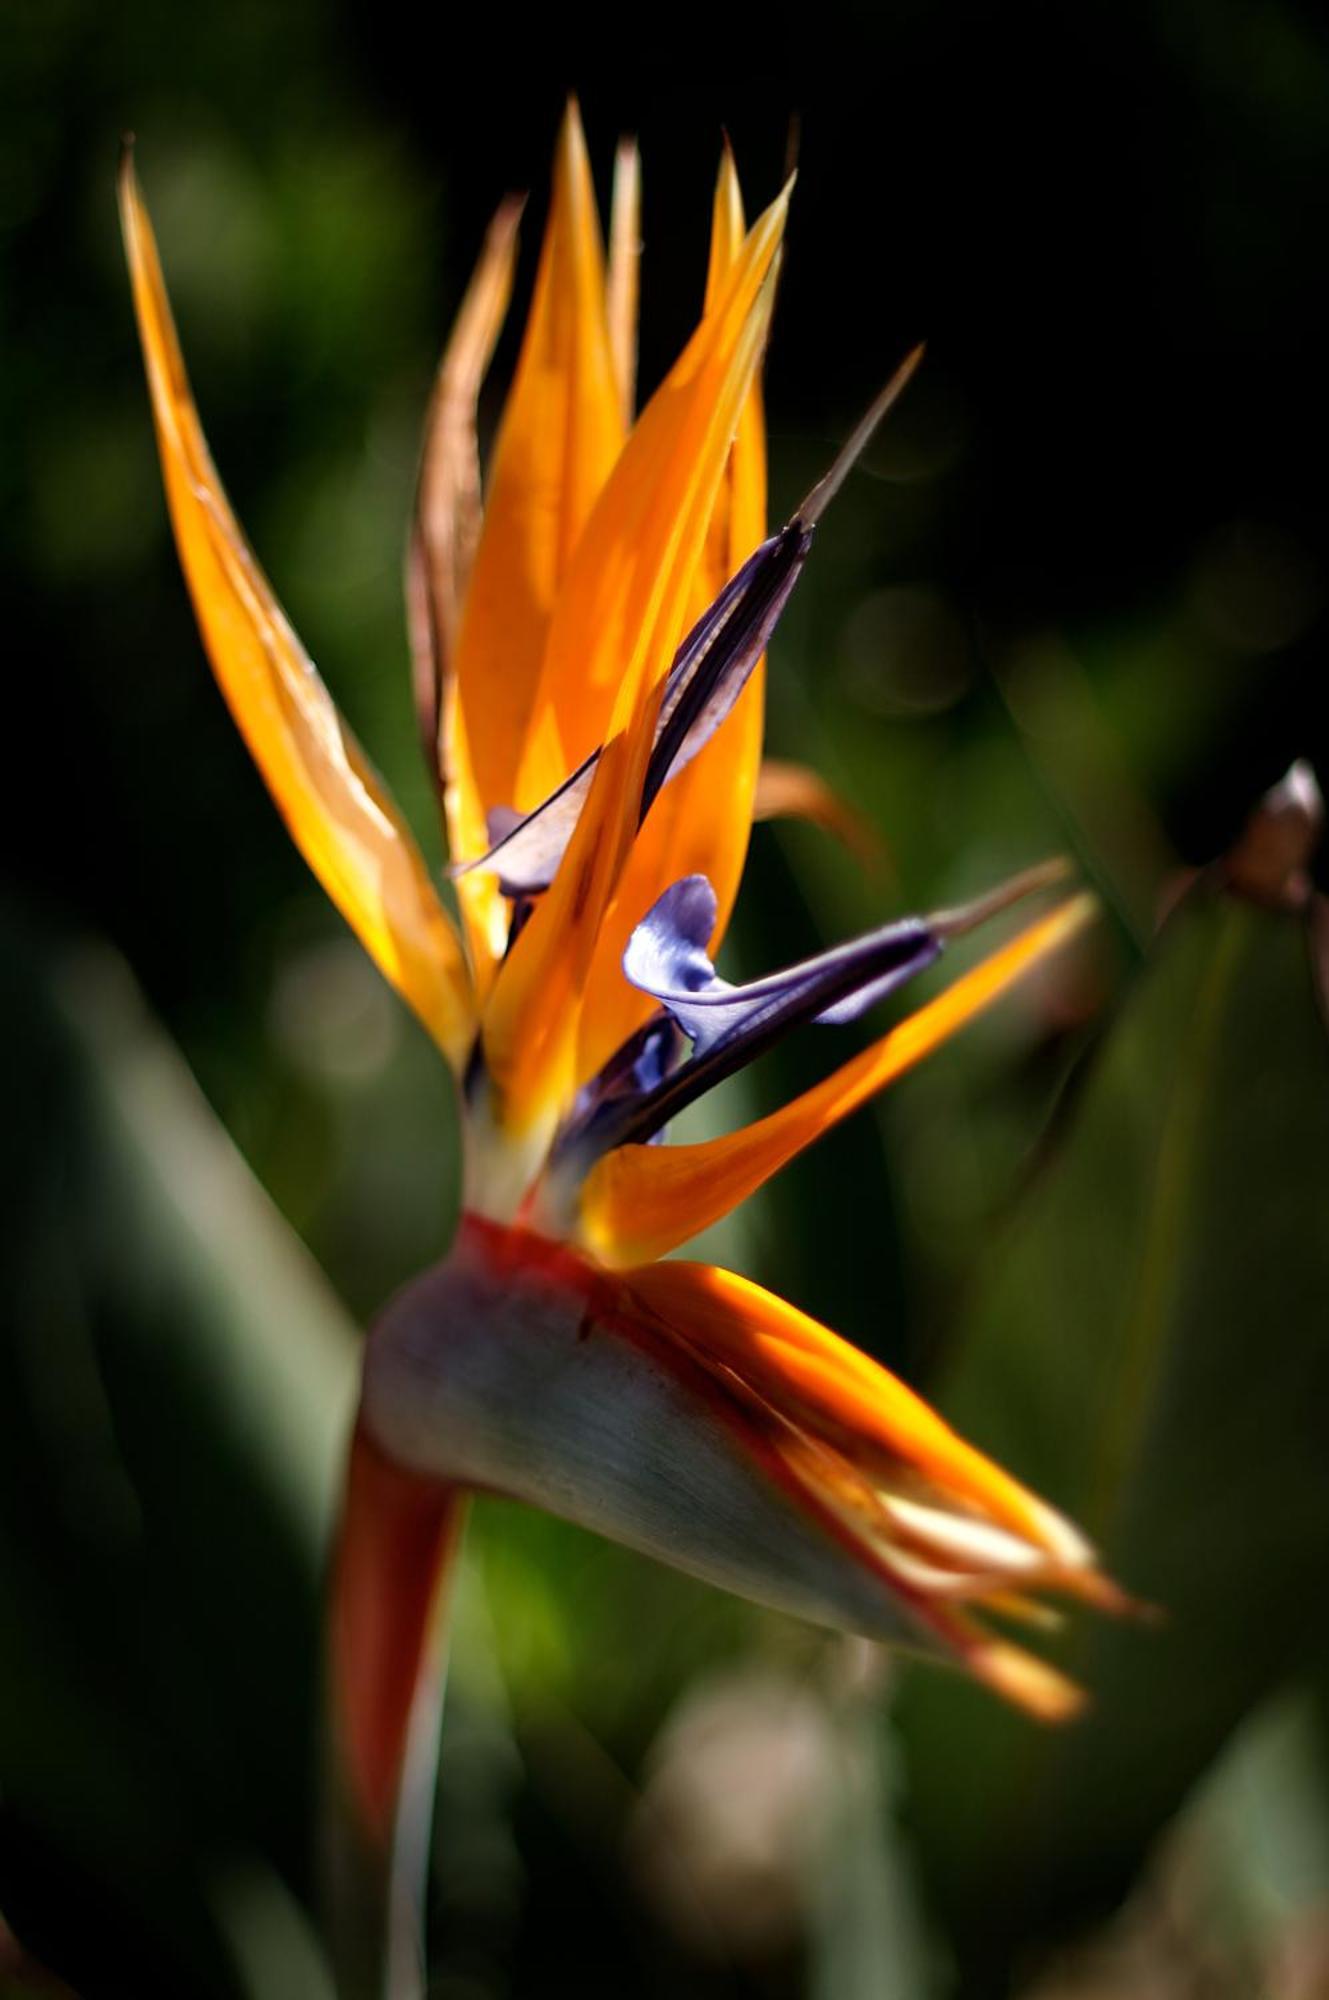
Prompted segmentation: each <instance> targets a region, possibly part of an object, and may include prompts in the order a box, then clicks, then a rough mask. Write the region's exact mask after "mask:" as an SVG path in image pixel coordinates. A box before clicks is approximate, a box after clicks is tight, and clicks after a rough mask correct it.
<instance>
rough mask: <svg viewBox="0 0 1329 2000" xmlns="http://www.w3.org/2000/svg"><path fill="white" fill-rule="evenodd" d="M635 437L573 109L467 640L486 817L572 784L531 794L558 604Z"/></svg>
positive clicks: (467, 720)
mask: <svg viewBox="0 0 1329 2000" xmlns="http://www.w3.org/2000/svg"><path fill="white" fill-rule="evenodd" d="M624 429H625V425H624V419H623V412H622V405H621V400H620V390H619V382H618V377H617V374H616V371H615V366H614V356H613V352H612V349H611V345H610V337H609V322H608V315H607V311H606V303H605V265H604V251H603V248H602V245H601V240H600V223H599V218H598V216H597V214H596V208H595V190H594V188H593V186H592V183H591V170H590V164H589V162H588V160H587V157H586V141H585V138H584V137H583V135H582V129H581V121H580V119H579V117H578V115H577V108H576V105H575V104H569V106H568V110H567V114H566V116H565V118H564V121H563V128H562V131H561V133H560V135H559V143H558V153H557V158H556V160H555V165H554V187H553V196H552V200H551V203H550V209H549V223H548V227H547V229H546V232H545V239H544V246H543V249H542V251H541V256H540V268H539V271H538V273H537V275H536V281H535V295H534V298H533V299H532V302H531V310H530V316H529V318H528V320H527V324H526V333H525V338H524V340H523V342H522V350H521V355H520V358H519V359H518V362H517V372H516V376H515V379H514V381H513V385H512V391H511V394H510V395H509V397H508V401H507V406H506V408H505V410H504V413H503V421H502V424H501V426H500V429H499V434H498V440H497V443H496V445H495V448H494V457H493V468H492V473H491V478H490V488H489V495H488V501H487V506H486V510H485V524H484V533H483V535H482V537H481V541H480V548H479V552H478V554H477V556H476V561H475V569H474V573H473V575H472V578H471V586H470V591H469V593H468V596H467V601H466V606H465V609H464V612H463V615H462V621H461V630H460V634H459V637H458V643H457V681H458V688H459V692H460V700H461V709H462V718H463V722H464V726H465V732H466V741H467V745H468V747H469V751H470V757H471V764H472V769H473V771H474V775H475V783H476V787H477V789H478V793H479V797H480V801H481V804H482V806H483V807H484V808H485V809H486V810H487V809H488V808H490V807H493V806H514V805H515V806H521V807H523V808H525V807H529V806H532V805H535V804H537V803H538V801H539V799H540V798H543V797H544V796H546V794H547V793H548V792H550V791H552V790H553V788H554V786H555V785H556V784H557V783H558V782H559V780H560V779H561V778H563V777H564V776H566V771H565V770H563V769H553V770H550V769H549V767H548V766H547V765H546V766H543V767H542V770H543V773H544V776H545V777H546V778H547V782H546V783H545V784H544V786H543V790H540V791H538V792H536V793H534V794H533V795H531V796H530V797H524V796H523V795H522V794H521V791H520V787H519V773H520V772H521V769H522V766H523V761H524V760H525V759H526V758H527V756H528V754H529V747H530V737H531V731H532V724H533V722H534V720H535V718H536V701H537V690H538V688H539V683H540V674H541V664H542V662H543V659H544V654H545V647H546V643H547V640H548V635H549V625H550V619H551V616H552V614H553V610H554V604H555V600H556V598H557V597H558V596H559V595H560V593H561V590H562V587H563V584H564V580H565V577H566V575H567V571H568V568H569V565H570V564H571V562H572V559H573V556H574V554H575V552H576V549H577V546H578V544H579V542H580V540H581V535H582V530H583V529H584V527H585V525H586V522H587V520H588V518H589V516H590V514H591V510H592V509H593V507H594V506H595V503H596V501H597V499H598V498H599V496H600V493H601V491H602V490H603V487H604V484H605V481H606V479H607V478H608V477H609V473H610V471H611V469H612V467H613V465H614V463H615V461H616V460H617V458H618V455H619V453H620V451H621V449H622V445H623V437H624ZM458 858H469V857H458Z"/></svg>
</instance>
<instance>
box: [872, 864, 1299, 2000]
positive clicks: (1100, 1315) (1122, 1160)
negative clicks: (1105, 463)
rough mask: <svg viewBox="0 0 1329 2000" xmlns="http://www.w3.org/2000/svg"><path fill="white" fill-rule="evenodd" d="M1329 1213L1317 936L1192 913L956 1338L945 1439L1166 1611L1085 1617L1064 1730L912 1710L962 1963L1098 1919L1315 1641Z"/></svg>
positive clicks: (1086, 1082)
mask: <svg viewBox="0 0 1329 2000" xmlns="http://www.w3.org/2000/svg"><path fill="white" fill-rule="evenodd" d="M1327 1212H1329V1047H1327V1046H1326V1042H1325V1032H1324V1022H1323V1019H1322V1016H1321V1012H1320V996H1319V994H1318V992H1317V991H1316V987H1315V977H1314V968H1313V964H1312V960H1311V954H1310V941H1309V938H1308V934H1307V926H1306V923H1305V920H1304V918H1302V917H1299V916H1293V915H1289V914H1287V913H1284V912H1282V911H1272V910H1265V909H1259V908H1257V907H1255V906H1253V905H1251V904H1248V903H1244V902H1239V901H1238V900H1236V899H1235V898H1234V897H1232V896H1230V895H1228V894H1225V893H1221V892H1217V891H1214V890H1212V889H1211V888H1209V887H1208V886H1206V885H1203V884H1202V885H1200V886H1199V887H1197V888H1196V889H1195V890H1194V891H1192V892H1191V894H1190V895H1189V896H1188V897H1187V898H1186V899H1185V901H1184V902H1183V904H1182V906H1181V907H1180V909H1178V910H1177V911H1176V912H1175V913H1174V915H1173V916H1172V918H1171V919H1170V921H1169V922H1168V924H1167V926H1166V928H1165V930H1164V931H1163V933H1162V935H1161V936H1160V938H1159V940H1158V943H1157V947H1156V950H1155V951H1154V952H1153V953H1152V954H1151V955H1150V958H1149V960H1148V961H1147V962H1146V965H1145V967H1144V969H1143V970H1142V972H1141V974H1140V976H1139V978H1138V980H1137V981H1136V982H1135V983H1134V985H1133V986H1132V988H1131V990H1130V991H1129V992H1128V994H1127V995H1126V996H1125V998H1124V999H1123V1001H1122V1003H1121V1005H1120V1007H1119V1008H1118V1010H1117V1012H1116V1015H1115V1018H1114V1019H1113V1020H1111V1021H1110V1022H1109V1023H1108V1024H1107V1025H1106V1026H1105V1028H1104V1031H1103V1034H1102V1036H1101V1039H1100V1042H1099V1044H1098V1046H1097V1047H1096V1048H1095V1049H1094V1050H1093V1051H1092V1053H1091V1054H1090V1056H1089V1058H1088V1060H1087V1061H1086V1063H1085V1065H1084V1070H1083V1074H1081V1075H1079V1076H1077V1077H1076V1078H1075V1079H1074V1081H1073V1083H1072V1086H1071V1089H1070V1091H1069V1093H1068V1102H1067V1103H1066V1105H1065V1106H1064V1108H1063V1113H1062V1116H1061V1118H1060V1119H1059V1121H1058V1126H1057V1129H1056V1130H1055V1131H1054V1133H1053V1135H1052V1137H1051V1139H1050V1140H1049V1142H1048V1145H1047V1147H1046V1151H1045V1156H1044V1158H1043V1159H1042V1160H1041V1162H1040V1165H1039V1169H1038V1173H1037V1177H1036V1180H1035V1182H1034V1184H1033V1185H1032V1186H1031V1188H1030V1189H1029V1192H1028V1194H1027V1196H1026V1198H1025V1199H1024V1201H1023V1202H1022V1203H1021V1204H1020V1207H1019V1209H1018V1211H1017V1213H1016V1214H1014V1215H1013V1216H1012V1217H1011V1218H1010V1219H1009V1221H1008V1223H1007V1226H1006V1227H1005V1229H1004V1230H1003V1232H1002V1237H1003V1240H1002V1241H1001V1242H1000V1243H999V1245H998V1246H997V1247H996V1249H995V1251H994V1252H993V1254H992V1255H991V1257H990V1258H989V1260H988V1269H987V1271H986V1273H985V1274H984V1275H983V1276H982V1277H981V1278H980V1279H979V1281H978V1283H977V1284H976V1286H975V1291H974V1296H973V1298H972V1300H971V1302H970V1306H969V1309H968V1311H967V1312H966V1313H965V1314H964V1315H963V1317H962V1319H961V1322H960V1324H959V1326H958V1327H957V1329H956V1332H955V1356H954V1360H953V1365H952V1366H951V1368H950V1370H949V1373H948V1377H947V1381H946V1384H945V1395H944V1403H945V1407H946V1408H947V1410H948V1413H950V1414H951V1415H953V1417H954V1418H955V1420H956V1421H957V1423H958V1424H959V1425H960V1427H961V1428H962V1429H964V1430H965V1431H966V1432H967V1433H968V1434H969V1435H971V1436H974V1437H975V1438H977V1439H979V1440H980V1441H981V1442H982V1443H983V1444H984V1445H985V1446H986V1447H987V1448H988V1449H990V1450H992V1451H994V1452H995V1453H996V1454H997V1455H998V1456H999V1457H1000V1458H1001V1459H1002V1460H1003V1461H1004V1462H1005V1463H1007V1464H1010V1465H1015V1466H1018V1467H1019V1468H1020V1472H1021V1475H1022V1477H1024V1478H1026V1479H1028V1480H1030V1481H1031V1482H1032V1483H1033V1484H1034V1486H1035V1487H1036V1488H1037V1489H1038V1490H1040V1491H1042V1492H1044V1493H1047V1494H1050V1495H1054V1496H1055V1497H1056V1500H1057V1502H1058V1504H1059V1505H1061V1506H1063V1507H1064V1508H1065V1509H1066V1511H1067V1512H1068V1513H1070V1515H1071V1516H1072V1517H1073V1518H1074V1519H1076V1520H1078V1521H1079V1522H1080V1523H1081V1524H1082V1525H1083V1526H1084V1527H1085V1528H1086V1530H1087V1531H1088V1532H1089V1534H1090V1535H1091V1536H1092V1537H1093V1538H1094V1539H1095V1540H1096V1541H1097V1542H1098V1543H1099V1545H1100V1546H1101V1547H1102V1548H1103V1550H1104V1551H1105V1555H1106V1559H1107V1561H1108V1564H1109V1566H1110V1568H1111V1570H1112V1571H1113V1572H1114V1574H1116V1575H1117V1576H1118V1577H1120V1578H1121V1579H1122V1580H1123V1582H1124V1583H1125V1584H1126V1586H1127V1587H1128V1588H1129V1589H1130V1590H1131V1591H1133V1592H1136V1593H1138V1595H1139V1596H1140V1597H1141V1598H1143V1599H1146V1600H1148V1601H1150V1602H1151V1603H1152V1604H1154V1605H1156V1606H1158V1607H1160V1608H1161V1613H1162V1620H1161V1622H1160V1623H1158V1624H1153V1623H1150V1624H1147V1625H1135V1624H1131V1623H1107V1622H1103V1621H1101V1620H1094V1621H1090V1620H1087V1619H1079V1618H1077V1620H1076V1622H1075V1626H1074V1629H1073V1631H1072V1633H1071V1635H1070V1638H1069V1642H1068V1645H1067V1646H1066V1648H1065V1649H1064V1656H1065V1660H1066V1663H1067V1665H1068V1666H1069V1668H1070V1670H1071V1671H1072V1672H1073V1673H1075V1674H1076V1675H1077V1677H1079V1678H1081V1679H1083V1681H1084V1683H1085V1684H1086V1686H1087V1687H1088V1688H1089V1690H1090V1691H1091V1698H1092V1704H1093V1705H1092V1708H1091V1710H1090V1713H1089V1714H1088V1716H1087V1717H1086V1718H1085V1719H1084V1720H1083V1721H1082V1722H1081V1723H1080V1724H1079V1725H1078V1726H1075V1727H1072V1728H1070V1729H1067V1730H1065V1731H1063V1732H1059V1733H1052V1734H1049V1733H1046V1732H1040V1731H1036V1730H1032V1729H1030V1728H1029V1727H1028V1725H1026V1724H1024V1723H1022V1722H1020V1721H1019V1720H1017V1719H1015V1718H1012V1717H1010V1716H1008V1715H1005V1714H1003V1713H1001V1712H1000V1711H998V1710H997V1709H996V1708H994V1707H993V1705H992V1704H990V1703H982V1702H976V1701H974V1700H973V1699H972V1697H971V1696H970V1695H969V1694H968V1693H967V1692H960V1691H957V1690H954V1689H951V1688H947V1687H945V1686H942V1685H939V1684H936V1683H932V1682H927V1683H925V1682H924V1681H923V1679H922V1677H919V1678H918V1679H917V1680H916V1681H914V1682H913V1683H912V1684H911V1686H910V1689H909V1692H908V1698H907V1700H906V1703H905V1705H904V1709H903V1727H904V1730H905V1738H906V1742H907V1744H908V1746H909V1752H910V1786H911V1799H912V1811H911V1817H912V1818H913V1819H914V1821H915V1824H916V1826H917V1830H918V1833H919V1837H920V1840H921V1843H922V1848H923V1852H924V1853H925V1855H926V1857H927V1861H928V1867H929V1875H930V1879H931V1882H932V1885H933V1888H934V1891H935V1893H936V1894H937V1896H938V1898H939V1900H940V1902H941V1903H942V1905H943V1906H944V1907H945V1909H946V1911H947V1913H948V1918H949V1920H950V1922H949V1924H948V1928H949V1929H950V1930H951V1932H952V1934H953V1935H954V1936H956V1937H957V1938H959V1939H961V1940H962V1941H963V1943H962V1947H961V1951H962V1958H964V1959H968V1960H969V1961H970V1962H971V1963H976V1964H983V1963H985V1962H986V1961H988V1960H989V1959H990V1958H991V1956H992V1955H993V1953H994V1952H995V1953H997V1955H998V1956H999V1957H1000V1956H1005V1955H1007V1954H1011V1953H1014V1952H1015V1951H1016V1949H1017V1948H1018V1947H1019V1946H1020V1945H1021V1944H1022V1943H1023V1941H1024V1940H1026V1939H1027V1938H1028V1937H1029V1936H1030V1935H1031V1934H1033V1935H1041V1934H1046V1933H1047V1932H1048V1931H1049V1930H1051V1931H1053V1932H1055V1931H1056V1930H1057V1929H1058V1928H1060V1927H1063V1926H1067V1925H1070V1924H1072V1923H1075V1922H1081V1921H1083V1920H1084V1919H1085V1918H1086V1917H1087V1916H1089V1915H1091V1914H1093V1913H1095V1912H1096V1911H1097V1910H1098V1909H1100V1908H1101V1907H1103V1906H1104V1904H1106V1903H1110V1902H1111V1901H1112V1899H1114V1898H1115V1896H1116V1895H1118V1894H1119V1893H1120V1892H1121V1891H1123V1890H1124V1889H1125V1888H1126V1887H1127V1885H1128V1884H1129V1882H1130V1880H1131V1878H1132V1876H1133V1874H1134V1872H1135V1870H1136V1868H1137V1867H1138V1865H1139V1857H1140V1855H1141V1853H1142V1852H1143V1851H1145V1849H1146V1847H1147V1844H1148V1842H1149V1841H1150V1839H1151V1838H1152V1837H1153V1836H1154V1835H1155V1834H1156V1833H1157V1832H1158V1831H1159V1829H1160V1827H1161V1826H1162V1825H1163V1824H1164V1823H1165V1822H1166V1820H1167V1819H1168V1818H1169V1817H1170V1816H1171V1815H1172V1814H1173V1813H1174V1812H1175V1811H1176V1810H1177V1808H1178V1807H1179V1806H1180V1804H1181V1803H1182V1801H1183V1800H1184V1798H1185V1797H1186V1795H1187V1793H1188V1791H1189V1790H1190V1788H1191V1787H1192V1785H1194V1783H1195V1782H1196V1781H1197V1779H1198V1778H1199V1777H1200V1776H1201V1775H1202V1773H1203V1772H1204V1770H1205V1769H1206V1767H1207V1766H1208V1764H1209V1763H1210V1762H1211V1760H1212V1759H1213V1758H1214V1757H1215V1755H1216V1754H1217V1752H1218V1751H1219V1750H1220V1749H1221V1747H1222V1745H1223V1743H1224V1742H1225V1741H1226V1739H1227V1737H1228V1736H1229V1734H1230V1732H1231V1731H1232V1730H1233V1729H1234V1728H1235V1727H1236V1725H1237V1724H1238V1723H1239V1722H1240V1721H1241V1719H1242V1718H1243V1716H1245V1715H1246V1714H1247V1713H1248V1712H1249V1711H1250V1710H1251V1709H1252V1707H1253V1706H1254V1705H1255V1704H1256V1703H1257V1702H1258V1701H1259V1699H1260V1698H1261V1697H1262V1696H1263V1695H1265V1694H1266V1693H1267V1692H1268V1691H1269V1690H1270V1689H1271V1688H1273V1687H1276V1686H1277V1685H1278V1684H1279V1683H1280V1682H1281V1681H1282V1680H1283V1679H1284V1678H1285V1677H1286V1676H1287V1675H1288V1674H1289V1673H1290V1672H1291V1671H1292V1670H1293V1669H1294V1668H1295V1667H1297V1666H1298V1665H1301V1664H1304V1663H1305V1662H1306V1660H1307V1658H1308V1657H1309V1656H1311V1655H1313V1652H1314V1649H1315V1648H1316V1647H1317V1646H1323V1645H1324V1643H1325V1641H1326V1640H1327V1639H1329V1619H1327V1618H1326V1610H1325V1605H1324V1598H1323V1591H1322V1588H1321V1582H1322V1578H1323V1576H1324V1573H1325V1567H1326V1564H1327V1563H1329V1486H1327V1485H1326V1482H1325V1478H1324V1413H1325V1411H1326V1409H1329V1346H1327V1345H1326V1342H1325V1339H1324V1332H1325V1326H1326V1305H1327V1304H1329V1233H1327V1232H1326V1230H1325V1227H1324V1218H1325V1215H1326V1213H1327ZM966 1990H967V1989H966Z"/></svg>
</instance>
